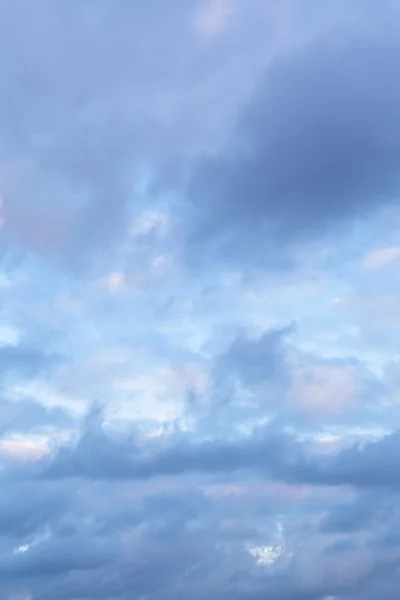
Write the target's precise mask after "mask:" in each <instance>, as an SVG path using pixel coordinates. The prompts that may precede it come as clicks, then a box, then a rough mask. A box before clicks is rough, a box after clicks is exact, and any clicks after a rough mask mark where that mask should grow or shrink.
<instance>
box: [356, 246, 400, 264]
mask: <svg viewBox="0 0 400 600" xmlns="http://www.w3.org/2000/svg"><path fill="white" fill-rule="evenodd" d="M399 259H400V248H380V249H378V250H374V251H373V252H370V253H369V254H368V255H367V256H366V257H365V260H364V262H365V266H366V267H367V268H368V269H379V268H381V267H385V266H386V265H389V264H391V263H392V262H394V261H398V260H399Z"/></svg>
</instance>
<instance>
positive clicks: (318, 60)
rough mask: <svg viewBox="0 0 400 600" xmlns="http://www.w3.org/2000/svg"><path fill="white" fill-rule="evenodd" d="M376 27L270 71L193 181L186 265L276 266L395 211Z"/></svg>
mask: <svg viewBox="0 0 400 600" xmlns="http://www.w3.org/2000/svg"><path fill="white" fill-rule="evenodd" d="M388 10H389V9H388V5H387V3H384V6H382V15H385V16H386V15H389V14H390V13H389V12H388ZM369 16H371V17H372V13H371V15H370V14H369V13H368V11H367V13H366V14H365V22H366V23H367V22H368V23H370V21H369ZM381 23H383V20H382V21H379V19H378V20H377V21H376V23H375V24H373V25H372V24H371V28H372V31H370V32H369V33H366V30H367V28H365V29H363V28H360V29H354V30H353V29H351V28H350V29H349V30H348V31H347V32H346V31H344V30H340V29H339V30H338V32H337V36H338V37H337V38H335V37H334V36H332V37H330V36H325V37H323V38H322V39H320V40H314V41H312V42H311V43H308V44H305V45H304V47H302V48H300V49H298V50H297V51H296V52H291V53H287V54H285V55H283V56H280V57H278V58H276V60H274V61H273V62H272V64H271V65H270V67H269V68H268V69H267V72H266V74H265V78H264V81H263V83H262V84H261V85H260V86H259V87H258V88H257V89H256V91H255V92H254V94H253V96H252V98H251V99H250V100H249V102H248V105H247V107H246V108H245V109H244V111H243V114H242V116H241V118H240V119H239V122H238V124H237V127H236V129H235V131H234V133H233V135H232V138H231V140H230V141H229V143H228V144H227V146H226V149H225V150H224V151H221V152H220V153H214V155H212V156H205V157H204V158H201V159H199V161H198V164H197V166H196V167H195V168H194V170H193V177H192V180H191V183H190V186H189V188H188V190H187V195H188V198H189V199H190V200H191V201H192V203H193V208H194V221H193V228H192V234H191V235H190V236H189V238H188V246H187V251H188V253H189V257H191V258H192V259H193V260H196V262H197V263H199V262H201V261H202V260H203V261H204V260H207V257H209V258H211V257H213V258H214V257H215V256H216V255H217V256H219V257H220V258H221V259H223V260H224V261H227V262H228V263H232V261H234V263H235V264H243V263H246V264H250V263H251V264H255V265H263V266H268V265H270V264H272V265H276V264H279V263H281V262H282V253H284V254H285V252H286V251H287V249H291V250H292V251H293V250H294V249H295V248H296V246H297V244H298V243H299V242H300V241H301V242H302V243H307V241H309V240H312V239H314V238H315V237H317V238H321V236H322V235H324V234H326V233H330V232H338V231H340V230H342V228H344V230H346V229H347V228H348V227H349V224H351V223H354V222H355V220H358V219H361V218H365V217H366V216H368V215H369V214H371V213H373V212H374V211H375V210H379V209H380V208H382V206H384V205H388V204H390V203H394V202H396V201H397V197H398V189H399V180H398V175H397V166H396V165H397V161H398V154H399V146H400V141H399V132H398V131H397V127H396V126H394V127H393V123H396V122H397V121H398V117H399V115H398V106H399V98H398V96H399V94H400V79H399V74H398V70H397V66H396V65H397V57H398V55H399V46H398V43H397V37H396V35H394V34H393V33H392V32H391V30H389V31H386V29H384V28H383V25H382V27H381ZM367 31H368V30H367ZM367 64H368V69H367V68H366V65H367ZM207 264H208V263H207Z"/></svg>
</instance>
